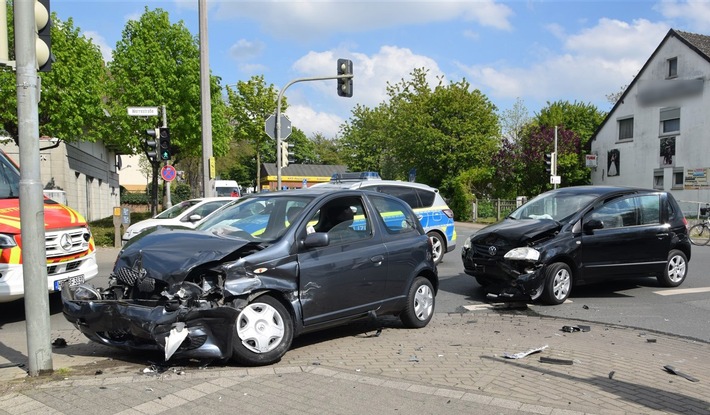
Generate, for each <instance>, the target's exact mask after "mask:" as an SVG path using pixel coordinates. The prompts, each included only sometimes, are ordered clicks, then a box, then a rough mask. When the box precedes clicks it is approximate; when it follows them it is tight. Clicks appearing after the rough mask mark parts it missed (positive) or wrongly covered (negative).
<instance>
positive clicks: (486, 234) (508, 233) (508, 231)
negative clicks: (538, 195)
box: [472, 219, 562, 244]
mask: <svg viewBox="0 0 710 415" xmlns="http://www.w3.org/2000/svg"><path fill="white" fill-rule="evenodd" d="M561 228H562V224H561V223H559V222H557V221H555V220H551V219H505V220H503V221H501V222H498V223H496V224H493V225H490V226H487V227H485V228H483V229H481V230H480V231H478V232H476V234H474V236H473V238H472V240H473V241H480V240H482V239H487V238H490V237H491V236H496V237H498V238H501V239H504V240H506V241H509V242H511V243H513V244H523V243H525V242H527V241H529V240H531V239H537V237H539V236H541V235H545V234H549V233H553V232H556V231H559V230H560V229H561Z"/></svg>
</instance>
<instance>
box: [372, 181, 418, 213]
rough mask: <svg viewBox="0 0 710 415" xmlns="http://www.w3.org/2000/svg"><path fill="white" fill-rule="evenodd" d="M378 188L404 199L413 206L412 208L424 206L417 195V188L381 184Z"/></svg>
mask: <svg viewBox="0 0 710 415" xmlns="http://www.w3.org/2000/svg"><path fill="white" fill-rule="evenodd" d="M377 190H378V191H380V192H382V193H386V194H388V195H392V196H394V197H397V198H400V199H402V200H404V201H405V202H407V204H408V205H409V206H411V207H412V209H418V208H421V207H423V206H422V203H421V202H420V201H419V198H418V197H417V191H416V189H412V188H408V187H403V186H380V187H378V189H377Z"/></svg>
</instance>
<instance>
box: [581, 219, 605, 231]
mask: <svg viewBox="0 0 710 415" xmlns="http://www.w3.org/2000/svg"><path fill="white" fill-rule="evenodd" d="M603 228H604V222H602V221H600V220H599V219H590V220H589V221H588V222H586V223H585V224H584V231H585V232H587V233H591V232H592V231H594V230H595V229H603Z"/></svg>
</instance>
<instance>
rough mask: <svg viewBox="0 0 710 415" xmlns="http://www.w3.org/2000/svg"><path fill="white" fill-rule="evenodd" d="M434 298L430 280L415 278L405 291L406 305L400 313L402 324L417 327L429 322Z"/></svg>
mask: <svg viewBox="0 0 710 415" xmlns="http://www.w3.org/2000/svg"><path fill="white" fill-rule="evenodd" d="M435 299H436V297H435V296H434V288H433V287H432V285H431V282H430V281H429V280H428V279H426V278H424V277H417V278H415V279H414V281H413V282H412V285H411V286H410V287H409V293H407V305H406V306H405V308H404V310H403V311H402V313H401V314H400V319H401V320H402V323H403V324H404V326H405V327H407V328H412V329H419V328H422V327H424V326H426V325H427V324H429V321H431V318H432V316H433V315H434V305H435V301H436V300H435Z"/></svg>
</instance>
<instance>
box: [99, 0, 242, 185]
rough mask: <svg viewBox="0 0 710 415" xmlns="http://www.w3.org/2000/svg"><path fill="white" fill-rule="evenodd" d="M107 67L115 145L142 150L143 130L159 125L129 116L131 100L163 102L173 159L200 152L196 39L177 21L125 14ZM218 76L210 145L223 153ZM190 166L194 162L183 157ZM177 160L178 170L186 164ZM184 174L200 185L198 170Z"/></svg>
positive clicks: (225, 137)
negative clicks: (119, 38) (128, 16)
mask: <svg viewBox="0 0 710 415" xmlns="http://www.w3.org/2000/svg"><path fill="white" fill-rule="evenodd" d="M108 68H109V70H110V73H111V77H110V79H109V82H108V84H107V88H108V97H109V103H110V114H111V117H110V119H111V130H112V134H111V137H110V139H108V140H107V141H110V142H112V143H113V146H114V147H115V148H118V149H119V151H121V152H124V153H128V154H138V153H141V152H142V151H141V148H142V146H143V141H144V140H145V138H146V137H147V136H146V135H145V130H147V129H150V128H154V127H156V126H159V125H162V119H161V118H160V117H149V118H148V119H143V118H139V117H130V116H128V115H127V113H126V108H127V107H130V106H155V107H162V106H165V109H166V113H167V121H168V126H169V127H170V136H171V144H172V147H173V164H176V165H179V164H180V161H181V160H186V161H187V159H194V158H199V157H200V156H201V155H202V154H203V149H202V120H201V115H200V114H201V113H202V108H201V93H200V59H199V42H198V39H197V38H196V37H194V36H192V34H190V32H189V30H188V29H187V28H186V27H185V24H184V23H183V22H182V21H180V22H178V23H175V24H173V23H171V22H170V19H169V16H168V13H167V12H165V11H163V10H161V9H155V10H152V11H151V10H149V9H148V8H147V7H146V8H145V11H144V13H143V14H142V15H141V16H140V18H139V19H138V20H129V21H128V22H127V23H126V26H125V28H124V30H123V35H122V38H121V40H119V41H118V43H117V44H116V48H115V50H114V52H113V60H112V61H111V62H109V64H108ZM220 92H221V89H220V86H219V79H218V78H217V77H214V76H212V77H210V97H211V108H212V120H211V121H212V122H211V127H210V126H208V127H207V128H211V129H212V147H213V154H214V155H216V156H219V155H222V154H226V152H227V149H228V143H229V139H230V128H229V124H228V123H227V118H226V114H227V112H226V108H225V104H224V102H223V100H222V98H221V95H220ZM185 164H186V165H188V166H190V168H192V169H194V168H195V164H197V163H194V162H189V163H185ZM183 167H184V166H180V169H181V170H187V169H185V168H183ZM198 172H200V170H199V169H198V171H197V172H192V174H188V175H187V177H188V179H189V180H192V181H191V182H190V185H191V186H192V187H193V188H199V187H200V183H201V180H199V179H200V178H201V174H198Z"/></svg>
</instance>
